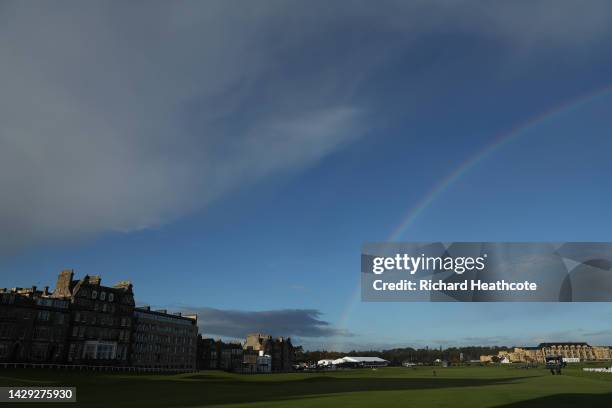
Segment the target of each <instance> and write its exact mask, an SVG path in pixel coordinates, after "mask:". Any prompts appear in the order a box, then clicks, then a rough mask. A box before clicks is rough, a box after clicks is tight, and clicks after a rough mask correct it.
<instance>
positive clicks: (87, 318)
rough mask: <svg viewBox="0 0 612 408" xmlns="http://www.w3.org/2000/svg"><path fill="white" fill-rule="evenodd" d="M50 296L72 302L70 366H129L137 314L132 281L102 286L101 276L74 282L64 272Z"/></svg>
mask: <svg viewBox="0 0 612 408" xmlns="http://www.w3.org/2000/svg"><path fill="white" fill-rule="evenodd" d="M51 297H52V298H55V299H65V300H68V301H69V302H70V323H71V326H70V333H68V339H67V344H68V351H67V355H66V361H67V362H68V363H74V364H87V365H120V366H125V365H128V363H129V359H128V357H129V348H130V337H131V331H132V316H133V313H134V294H133V292H132V284H131V283H130V282H128V281H122V282H119V283H117V284H116V285H114V286H103V285H102V280H101V279H100V277H99V276H88V275H85V277H83V278H82V279H79V280H75V279H74V272H73V271H72V270H65V271H62V272H61V273H60V274H59V277H58V279H57V284H56V287H55V290H54V291H53V293H52V294H51Z"/></svg>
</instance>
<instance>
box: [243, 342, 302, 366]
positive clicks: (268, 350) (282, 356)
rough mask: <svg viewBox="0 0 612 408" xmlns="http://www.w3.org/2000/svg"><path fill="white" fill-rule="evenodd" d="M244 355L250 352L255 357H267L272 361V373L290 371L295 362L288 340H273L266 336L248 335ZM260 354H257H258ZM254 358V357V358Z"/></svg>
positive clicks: (291, 346)
mask: <svg viewBox="0 0 612 408" xmlns="http://www.w3.org/2000/svg"><path fill="white" fill-rule="evenodd" d="M244 349H245V354H248V353H249V352H250V351H251V350H252V351H254V352H256V353H251V354H253V355H256V356H261V355H269V356H270V357H271V360H272V371H273V372H284V371H291V370H292V368H293V361H294V360H295V349H294V347H293V345H292V344H291V339H290V338H284V337H277V338H273V337H272V336H270V335H267V334H261V333H254V334H249V335H248V336H247V338H246V342H245V343H244ZM260 351H261V352H262V353H259V352H260ZM255 358H256V357H255Z"/></svg>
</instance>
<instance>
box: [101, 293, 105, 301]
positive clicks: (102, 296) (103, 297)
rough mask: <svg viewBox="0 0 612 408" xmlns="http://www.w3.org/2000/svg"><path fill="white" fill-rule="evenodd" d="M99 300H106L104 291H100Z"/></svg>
mask: <svg viewBox="0 0 612 408" xmlns="http://www.w3.org/2000/svg"><path fill="white" fill-rule="evenodd" d="M100 300H106V292H102V293H100Z"/></svg>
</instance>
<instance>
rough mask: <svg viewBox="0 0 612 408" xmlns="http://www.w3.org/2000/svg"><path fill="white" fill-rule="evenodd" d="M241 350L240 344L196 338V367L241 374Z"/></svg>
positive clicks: (242, 360)
mask: <svg viewBox="0 0 612 408" xmlns="http://www.w3.org/2000/svg"><path fill="white" fill-rule="evenodd" d="M243 366H244V355H243V348H242V344H241V343H240V342H229V343H225V342H223V341H221V340H214V339H210V338H208V339H203V338H202V337H201V336H199V338H198V361H197V367H198V369H201V370H225V371H233V372H242V371H243Z"/></svg>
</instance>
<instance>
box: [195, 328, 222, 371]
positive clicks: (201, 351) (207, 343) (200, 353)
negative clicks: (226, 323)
mask: <svg viewBox="0 0 612 408" xmlns="http://www.w3.org/2000/svg"><path fill="white" fill-rule="evenodd" d="M219 341H220V340H219ZM196 367H197V369H198V370H217V369H218V368H219V360H218V357H217V342H216V341H215V340H214V339H203V338H202V336H201V335H198V343H197V351H196Z"/></svg>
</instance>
